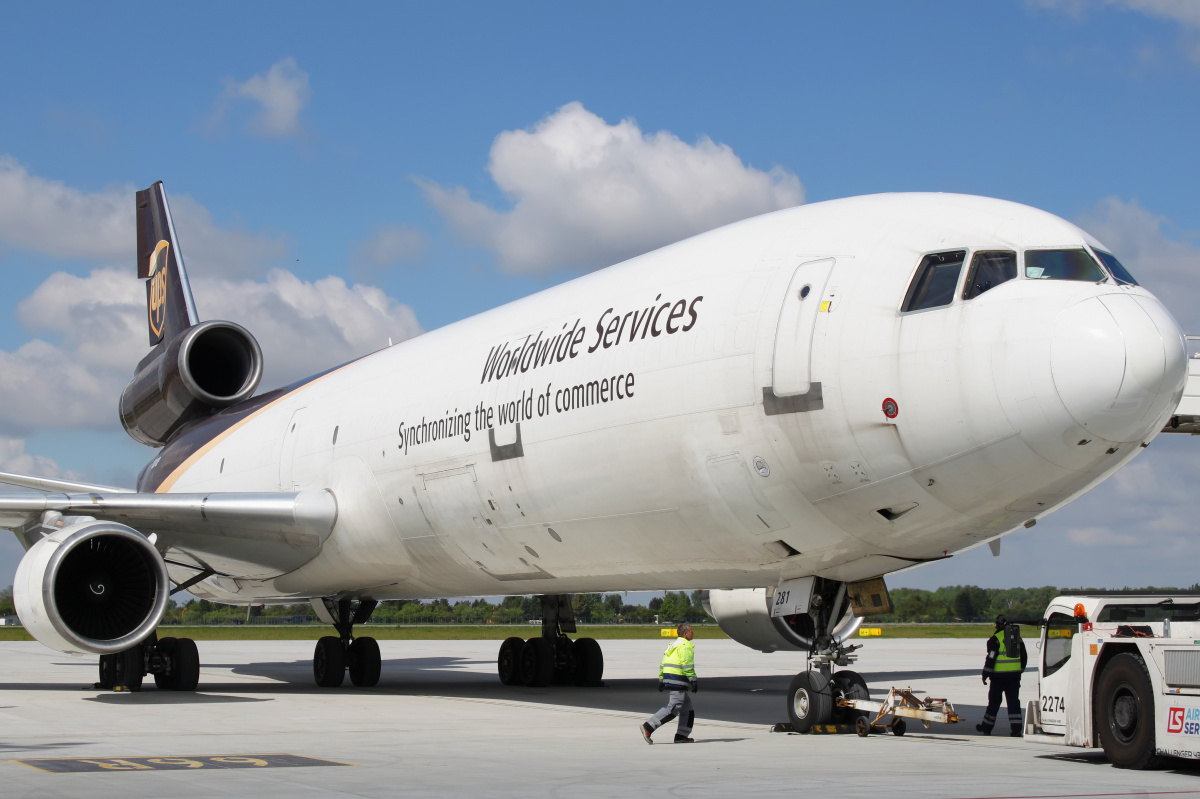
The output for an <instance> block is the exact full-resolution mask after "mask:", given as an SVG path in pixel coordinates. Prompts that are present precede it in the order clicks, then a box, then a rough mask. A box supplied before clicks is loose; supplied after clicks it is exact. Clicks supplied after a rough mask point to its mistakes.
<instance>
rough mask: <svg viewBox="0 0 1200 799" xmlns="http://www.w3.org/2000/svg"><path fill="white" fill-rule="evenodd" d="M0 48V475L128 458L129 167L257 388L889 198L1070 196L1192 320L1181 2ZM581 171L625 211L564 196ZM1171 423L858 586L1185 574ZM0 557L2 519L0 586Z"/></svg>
mask: <svg viewBox="0 0 1200 799" xmlns="http://www.w3.org/2000/svg"><path fill="white" fill-rule="evenodd" d="M0 74H3V75H5V76H6V77H5V80H4V81H3V82H2V83H0V109H2V111H0V278H2V279H3V283H2V285H3V286H4V289H3V291H2V292H0V470H11V471H39V472H43V473H60V474H72V475H78V476H84V477H87V478H90V479H94V480H98V481H101V482H112V483H120V484H131V483H132V480H133V476H134V475H135V474H136V473H137V470H138V469H139V468H140V466H141V464H142V463H143V462H144V461H145V460H147V459H148V458H149V457H150V453H149V451H148V450H146V449H144V448H142V447H140V446H138V445H136V444H134V443H133V442H132V441H131V440H129V439H128V438H127V437H126V436H125V435H124V433H123V432H121V430H120V427H119V424H118V423H117V418H116V399H117V394H118V393H119V391H120V387H121V386H122V385H123V384H124V381H125V380H126V379H127V378H128V376H129V374H130V370H131V369H132V365H133V363H135V362H136V360H137V358H138V357H140V355H141V354H142V352H143V351H144V339H143V338H142V336H143V335H144V333H143V330H142V327H141V326H140V309H139V307H138V294H139V292H140V291H141V288H140V286H139V285H137V283H136V281H135V280H133V257H132V256H133V241H132V233H131V230H132V224H133V217H132V200H131V198H130V193H131V192H132V191H133V190H134V189H135V188H143V187H145V186H147V185H149V184H150V183H151V182H153V181H155V180H159V179H161V180H163V181H165V183H166V186H167V190H168V192H169V194H170V196H171V199H172V208H173V210H175V215H176V221H177V225H178V227H179V235H180V238H181V243H182V245H183V250H184V252H185V254H186V255H187V256H188V263H189V269H190V272H191V274H192V278H193V281H194V282H195V284H196V286H195V288H196V293H197V300H198V303H199V305H200V312H201V314H202V315H203V316H206V317H223V318H232V319H234V321H238V322H241V323H242V324H244V325H246V326H247V327H248V328H250V329H251V330H252V331H253V332H254V333H255V334H256V335H257V336H258V337H259V338H260V341H261V342H262V344H263V347H264V350H265V352H266V354H267V360H268V373H267V382H268V383H272V382H273V383H276V384H277V383H280V382H284V381H287V380H290V379H294V378H296V377H299V376H301V375H303V374H307V373H310V372H314V371H318V370H320V369H322V368H325V367H327V366H329V365H331V364H333V363H337V362H340V361H342V360H345V359H347V358H348V357H353V356H354V355H357V354H361V353H362V352H366V351H370V350H372V349H375V348H377V347H379V346H383V345H384V344H385V343H386V339H387V338H388V337H393V338H396V339H400V338H404V337H406V336H409V335H413V334H416V333H418V332H420V331H421V330H429V329H433V328H436V327H439V326H441V325H444V324H447V323H449V322H452V321H454V320H457V319H461V318H463V317H466V316H469V315H471V314H473V313H477V312H479V311H482V310H485V309H487V308H491V307H494V306H495V305H498V304H501V303H503V302H507V301H509V300H512V299H515V298H517V297H521V296H524V295H526V294H529V293H531V292H533V291H536V290H538V289H540V288H544V287H546V286H549V285H553V284H555V283H558V282H561V281H563V280H566V279H569V278H571V277H573V276H575V275H577V274H579V273H580V272H581V271H582V270H586V269H589V268H594V267H595V266H598V265H603V264H604V263H609V262H611V261H613V260H617V259H618V258H620V257H625V256H627V255H631V254H634V253H636V252H639V251H642V250H644V249H646V248H649V247H652V246H657V245H658V244H664V243H667V242H669V241H671V240H673V239H675V238H680V237H682V236H684V235H688V234H690V233H692V232H699V230H701V229H704V228H705V227H708V226H712V225H713V224H720V223H721V222H724V221H732V220H733V219H736V218H740V217H742V216H746V215H749V214H752V213H758V212H760V211H763V210H770V209H771V208H774V207H782V206H784V205H789V204H794V202H796V201H799V200H800V199H803V200H805V201H807V202H814V201H820V200H825V199H831V198H835V197H844V196H850V195H855V194H864V193H871V192H879V191H895V190H930V191H955V192H967V193H974V194H983V195H989V196H995V197H1002V198H1006V199H1011V200H1016V201H1019V202H1024V203H1028V204H1031V205H1034V206H1037V207H1040V208H1044V209H1046V210H1049V211H1051V212H1054V213H1057V214H1059V215H1061V216H1063V217H1065V218H1067V219H1070V220H1072V221H1075V222H1077V223H1080V224H1082V225H1083V226H1084V227H1086V228H1087V229H1088V230H1090V231H1092V232H1093V233H1095V234H1096V235H1098V236H1099V237H1100V238H1101V239H1102V240H1104V241H1106V242H1107V243H1108V244H1109V245H1110V246H1111V247H1112V248H1113V249H1114V250H1115V251H1116V252H1117V253H1118V255H1119V256H1121V257H1122V259H1123V260H1124V261H1125V262H1126V263H1127V265H1129V266H1130V268H1131V269H1132V270H1133V271H1134V273H1135V275H1137V276H1138V277H1139V278H1140V279H1141V280H1142V282H1143V283H1144V284H1146V285H1147V286H1148V287H1149V288H1151V290H1153V291H1155V292H1157V293H1159V295H1160V296H1161V297H1163V299H1164V301H1165V302H1167V304H1168V306H1169V307H1170V308H1171V310H1172V311H1173V312H1174V313H1175V314H1176V316H1177V318H1179V319H1180V321H1181V322H1182V323H1183V325H1184V327H1186V328H1187V329H1188V330H1189V331H1191V332H1200V313H1198V312H1197V301H1198V300H1200V287H1198V286H1197V280H1196V276H1197V270H1196V265H1197V264H1198V263H1200V260H1198V256H1200V237H1198V231H1200V193H1198V192H1197V191H1196V186H1197V185H1198V183H1200V163H1198V160H1197V146H1196V141H1197V130H1198V125H1197V117H1198V113H1200V102H1198V101H1200V92H1198V88H1200V4H1196V3H1192V2H1188V0H1104V1H1101V0H1097V2H1091V3H1083V2H1075V1H1074V0H1059V1H1056V0H1046V1H1045V2H1007V3H1006V2H994V3H988V4H981V3H961V2H907V3H883V2H879V3H856V4H830V3H753V2H750V3H741V4H737V5H736V6H734V5H733V4H718V3H702V2H701V3H698V2H689V3H682V2H677V3H657V4H650V3H605V4H596V5H591V6H585V5H583V4H548V3H524V4H497V3H442V4H434V3H423V4H415V3H411V4H401V3H387V4H384V3H362V4H349V5H348V4H317V3H295V2H292V3H286V4H285V3H269V2H261V3H254V4H234V3H209V4H186V5H185V4H163V3H154V4H149V3H145V4H139V3H122V4H107V5H96V4H65V3H50V4H22V5H16V6H11V7H8V8H6V9H5V34H4V46H3V47H2V48H0ZM548 153H550V154H557V155H560V156H561V155H563V154H564V153H567V154H569V155H570V158H566V159H565V161H564V163H566V165H565V166H564V165H563V164H561V163H560V164H558V165H557V166H555V165H554V164H550V165H549V166H548V165H547V164H548V163H549V160H548V159H547V158H546V157H545V156H546V155H547V154H548ZM567 162H569V163H567ZM581 163H583V164H587V165H588V166H585V167H581V166H579V165H580V164H581ZM672 170H675V171H674V172H672ZM614 181H615V185H618V186H620V187H622V188H623V189H624V190H627V191H628V192H631V193H632V195H633V196H634V197H635V199H637V200H640V201H643V202H645V203H647V206H648V207H651V208H652V209H653V213H649V214H640V215H633V214H630V213H627V212H623V209H622V208H620V207H614V206H611V205H609V206H606V205H605V204H604V202H603V201H602V200H597V199H596V197H595V196H594V195H589V196H581V190H580V187H583V188H589V187H591V188H594V187H596V186H609V185H614ZM672 187H674V188H672ZM717 187H720V188H721V189H722V191H724V192H725V193H727V194H728V195H729V197H728V198H727V199H726V200H725V201H724V202H723V204H722V203H718V204H715V205H705V204H704V203H702V202H700V201H698V200H697V199H696V198H698V197H708V196H712V195H713V193H714V192H713V189H714V188H717ZM730 187H734V188H732V189H731V188H730ZM531 242H532V243H531ZM1197 443H1198V442H1195V441H1194V440H1191V439H1184V440H1182V441H1180V440H1170V441H1167V440H1164V439H1161V438H1160V439H1159V441H1157V442H1156V443H1155V444H1154V445H1153V447H1151V449H1150V450H1149V451H1148V452H1147V453H1146V454H1145V455H1144V456H1143V457H1142V458H1141V459H1140V460H1139V461H1137V462H1135V464H1134V465H1133V466H1132V467H1131V469H1130V471H1129V474H1127V475H1124V476H1122V477H1119V478H1117V479H1116V480H1113V481H1110V482H1109V483H1106V484H1105V485H1104V486H1102V487H1101V488H1099V489H1097V491H1095V492H1093V493H1092V494H1091V495H1089V496H1088V497H1086V498H1084V499H1083V500H1080V501H1079V502H1077V503H1075V504H1074V505H1072V506H1070V507H1069V508H1067V509H1066V510H1064V511H1061V512H1059V513H1058V514H1056V515H1054V516H1052V517H1050V518H1048V519H1046V520H1044V521H1043V522H1042V523H1041V524H1039V525H1038V527H1036V528H1034V530H1030V531H1023V532H1021V533H1018V534H1014V535H1013V536H1011V537H1009V538H1007V539H1006V540H1005V544H1004V546H1003V549H1002V555H1001V557H999V558H995V559H993V558H991V556H990V554H989V553H988V552H987V550H986V548H985V549H984V550H983V551H982V552H979V551H976V552H973V553H969V554H967V555H964V556H961V557H959V558H955V559H953V560H952V561H949V562H946V563H943V564H938V565H936V566H931V567H924V568H922V569H919V570H916V571H913V572H909V573H906V574H904V575H898V576H896V577H895V578H893V580H892V583H893V584H894V585H902V584H907V585H916V586H921V587H934V586H937V585H940V584H951V583H959V582H962V583H967V582H971V583H977V584H983V585H995V586H1008V585H1034V584H1050V583H1055V584H1063V585H1079V584H1086V585H1096V586H1099V585H1107V586H1114V587H1120V586H1122V585H1126V584H1131V585H1142V584H1148V583H1156V584H1183V585H1186V584H1190V583H1192V582H1195V581H1197V580H1200V574H1197V573H1196V570H1195V569H1194V567H1193V566H1192V565H1191V564H1194V563H1195V562H1196V558H1197V555H1200V546H1198V545H1197V543H1196V541H1195V540H1196V538H1197V536H1196V533H1195V531H1194V529H1193V525H1192V524H1191V522H1190V520H1191V519H1192V518H1194V517H1195V516H1197V510H1198V508H1197V500H1195V499H1194V498H1193V497H1194V495H1195V493H1196V492H1195V486H1196V484H1197V478H1198V477H1200V468H1197V465H1196V464H1197V462H1198V461H1197V450H1196V448H1195V447H1196V445H1197ZM18 557H19V548H17V547H16V545H15V544H14V543H13V542H12V541H11V540H9V539H8V537H5V538H4V539H3V543H2V544H0V585H5V584H7V582H8V578H7V577H6V576H5V575H6V574H11V572H12V571H14V570H15V564H16V559H17V558H18Z"/></svg>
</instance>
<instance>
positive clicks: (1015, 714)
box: [983, 672, 1021, 732]
mask: <svg viewBox="0 0 1200 799" xmlns="http://www.w3.org/2000/svg"><path fill="white" fill-rule="evenodd" d="M988 682H989V683H991V687H989V688H988V705H987V712H986V713H984V714H983V726H984V728H985V729H986V730H988V732H991V729H992V727H995V726H996V714H997V713H999V712H1000V700H1001V699H1004V700H1006V701H1007V703H1008V724H1009V726H1010V727H1011V729H1012V731H1013V732H1020V731H1021V696H1020V694H1021V674H1020V672H1013V673H1011V674H1005V673H1000V674H993V675H992V676H991V679H989V680H988Z"/></svg>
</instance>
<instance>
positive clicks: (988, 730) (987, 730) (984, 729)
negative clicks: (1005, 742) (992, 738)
mask: <svg viewBox="0 0 1200 799" xmlns="http://www.w3.org/2000/svg"><path fill="white" fill-rule="evenodd" d="M975 729H976V730H978V731H979V732H981V733H983V734H984V735H991V734H992V728H991V727H985V726H983V725H982V724H976V725H975Z"/></svg>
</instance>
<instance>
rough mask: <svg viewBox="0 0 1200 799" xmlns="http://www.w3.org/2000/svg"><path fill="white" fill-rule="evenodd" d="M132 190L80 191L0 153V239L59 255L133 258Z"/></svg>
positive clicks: (28, 249)
mask: <svg viewBox="0 0 1200 799" xmlns="http://www.w3.org/2000/svg"><path fill="white" fill-rule="evenodd" d="M135 233H136V229H135V219H134V207H133V190H132V189H131V188H129V187H114V188H109V189H105V190H104V191H100V192H84V191H80V190H79V189H75V188H72V187H70V186H68V185H66V184H65V183H63V182H61V181H57V180H48V179H46V178H43V177H38V176H37V175H32V174H30V173H29V171H28V170H27V169H25V167H23V166H22V165H21V164H20V163H18V162H17V160H16V159H15V158H12V157H11V156H8V155H0V241H3V242H4V243H6V244H9V245H11V246H13V247H15V248H17V249H21V250H27V251H29V252H39V253H45V254H47V255H53V256H56V257H59V258H97V259H107V258H117V257H121V256H124V257H126V258H128V259H129V263H130V265H131V266H130V268H131V269H132V264H133V262H134V249H135V248H136V242H135Z"/></svg>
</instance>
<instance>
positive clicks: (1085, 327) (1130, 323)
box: [1050, 294, 1187, 442]
mask: <svg viewBox="0 0 1200 799" xmlns="http://www.w3.org/2000/svg"><path fill="white" fill-rule="evenodd" d="M1050 364H1051V370H1052V373H1053V375H1054V385H1055V388H1056V389H1057V390H1058V395H1059V398H1060V399H1061V400H1062V402H1063V405H1065V406H1066V408H1067V410H1068V411H1069V412H1070V414H1071V416H1072V417H1074V418H1075V420H1076V421H1077V422H1079V424H1081V425H1083V427H1084V428H1086V429H1087V430H1089V431H1091V432H1093V433H1095V434H1096V435H1097V436H1100V437H1101V438H1105V439H1107V440H1109V441H1113V442H1128V441H1138V440H1145V439H1146V438H1147V437H1148V436H1150V435H1151V434H1153V433H1154V432H1155V431H1156V430H1157V429H1158V428H1159V427H1161V425H1162V424H1163V423H1164V421H1165V417H1166V416H1167V415H1168V414H1169V412H1170V411H1171V410H1174V408H1173V407H1172V408H1168V406H1169V405H1171V403H1172V402H1174V401H1176V399H1177V394H1178V392H1179V389H1180V387H1181V386H1182V385H1183V381H1184V380H1185V379H1186V377H1187V371H1186V370H1187V349H1186V347H1185V345H1184V338H1183V333H1182V331H1181V330H1180V329H1179V325H1177V324H1176V323H1175V320H1174V319H1172V318H1171V315H1170V314H1169V313H1167V311H1166V309H1165V308H1163V307H1162V305H1160V304H1159V303H1158V302H1157V301H1156V300H1154V299H1153V298H1150V297H1142V296H1139V295H1130V294H1106V295H1102V296H1099V297H1091V298H1089V299H1086V300H1084V301H1082V302H1079V303H1076V304H1075V305H1072V306H1070V307H1069V308H1066V309H1065V310H1063V311H1062V312H1060V313H1059V315H1058V318H1057V319H1056V320H1055V325H1054V333H1053V339H1052V341H1051V345H1050Z"/></svg>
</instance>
